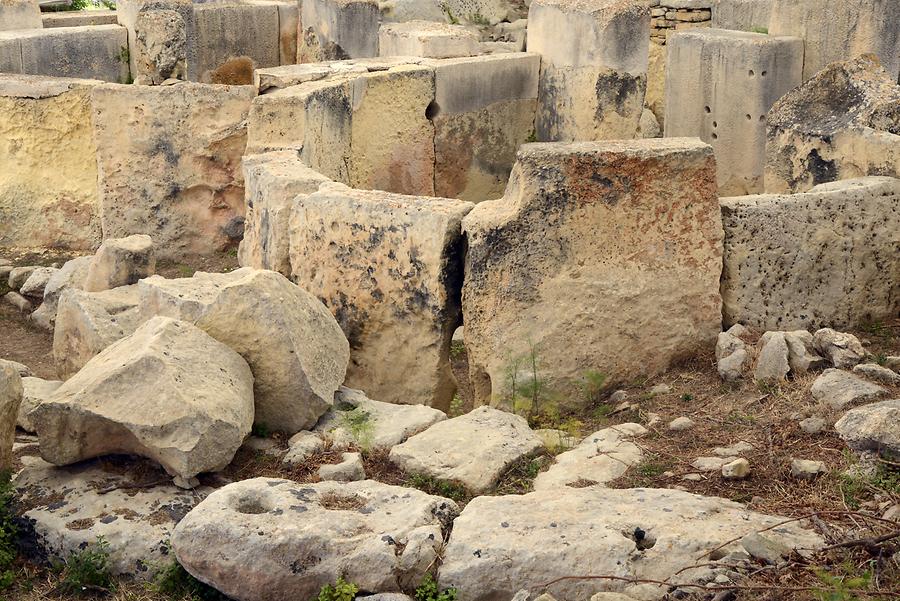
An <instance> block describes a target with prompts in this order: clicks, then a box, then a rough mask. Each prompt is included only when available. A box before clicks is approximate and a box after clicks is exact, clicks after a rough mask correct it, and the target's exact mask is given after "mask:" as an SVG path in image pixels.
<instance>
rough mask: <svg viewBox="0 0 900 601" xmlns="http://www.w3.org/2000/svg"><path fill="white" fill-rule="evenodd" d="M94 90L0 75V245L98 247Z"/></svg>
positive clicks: (85, 83) (75, 83) (76, 83)
mask: <svg viewBox="0 0 900 601" xmlns="http://www.w3.org/2000/svg"><path fill="white" fill-rule="evenodd" d="M0 63H2V59H0ZM4 70H5V69H4V68H3V67H2V66H0V71H4ZM99 84H100V82H98V81H89V80H75V79H48V78H46V77H38V76H30V75H5V74H4V75H0V164H2V165H3V166H4V168H3V169H0V246H13V247H23V248H27V247H34V246H42V247H51V246H52V247H56V248H63V249H70V250H87V249H91V250H93V248H95V247H96V245H97V244H99V242H100V215H99V205H98V201H97V161H96V155H97V146H96V144H95V142H94V140H93V138H92V136H91V88H93V87H94V86H96V85H99ZM60 140H65V144H62V145H61V144H60V143H59V141H60Z"/></svg>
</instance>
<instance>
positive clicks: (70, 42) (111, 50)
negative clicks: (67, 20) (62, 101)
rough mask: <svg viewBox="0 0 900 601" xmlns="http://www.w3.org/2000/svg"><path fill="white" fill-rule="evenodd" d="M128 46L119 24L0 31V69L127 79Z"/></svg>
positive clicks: (109, 79) (111, 80) (30, 73)
mask: <svg viewBox="0 0 900 601" xmlns="http://www.w3.org/2000/svg"><path fill="white" fill-rule="evenodd" d="M127 50H128V41H127V33H126V31H125V29H124V28H122V27H119V26H118V25H95V26H85V27H59V28H55V29H25V30H15V31H5V32H3V31H0V72H7V73H25V74H28V75H46V76H49V77H73V78H82V79H99V80H102V81H109V82H119V83H127V82H128V78H129V70H128V61H127V59H126V58H125V57H126V56H127Z"/></svg>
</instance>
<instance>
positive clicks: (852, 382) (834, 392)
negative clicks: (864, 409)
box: [810, 369, 888, 409]
mask: <svg viewBox="0 0 900 601" xmlns="http://www.w3.org/2000/svg"><path fill="white" fill-rule="evenodd" d="M810 392H811V393H812V395H813V398H815V399H816V400H817V401H820V402H822V403H826V404H828V405H829V406H831V407H833V408H834V409H841V408H843V407H845V406H847V405H850V404H859V403H863V402H868V401H874V400H876V399H879V398H881V397H883V396H886V395H887V392H888V391H887V390H886V389H884V388H882V387H881V386H878V385H877V384H872V383H871V382H867V381H866V380H863V379H862V378H859V377H857V376H854V375H853V374H851V373H850V372H848V371H844V370H842V369H826V370H825V371H824V372H822V375H821V376H819V377H818V378H816V380H815V382H813V385H812V388H810Z"/></svg>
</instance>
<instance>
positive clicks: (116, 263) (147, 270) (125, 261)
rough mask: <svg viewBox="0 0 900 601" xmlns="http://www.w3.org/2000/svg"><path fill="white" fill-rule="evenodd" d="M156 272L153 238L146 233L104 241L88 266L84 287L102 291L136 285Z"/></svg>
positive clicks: (91, 290) (84, 288)
mask: <svg viewBox="0 0 900 601" xmlns="http://www.w3.org/2000/svg"><path fill="white" fill-rule="evenodd" d="M154 273H156V255H155V254H154V249H153V240H151V239H150V236H147V235H146V234H135V235H134V236H128V237H127V238H108V239H106V240H104V241H103V244H101V245H100V248H99V249H97V253H96V254H95V255H94V256H93V258H91V262H90V265H88V270H87V277H85V279H84V284H83V285H82V289H83V290H85V291H87V292H102V291H103V290H110V289H111V288H118V287H119V286H129V285H131V284H137V282H138V280H140V279H142V278H145V277H148V276H151V275H153V274H154Z"/></svg>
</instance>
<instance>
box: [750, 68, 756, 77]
mask: <svg viewBox="0 0 900 601" xmlns="http://www.w3.org/2000/svg"><path fill="white" fill-rule="evenodd" d="M754 75H756V73H754V72H753V69H750V77H753V76H754Z"/></svg>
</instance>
